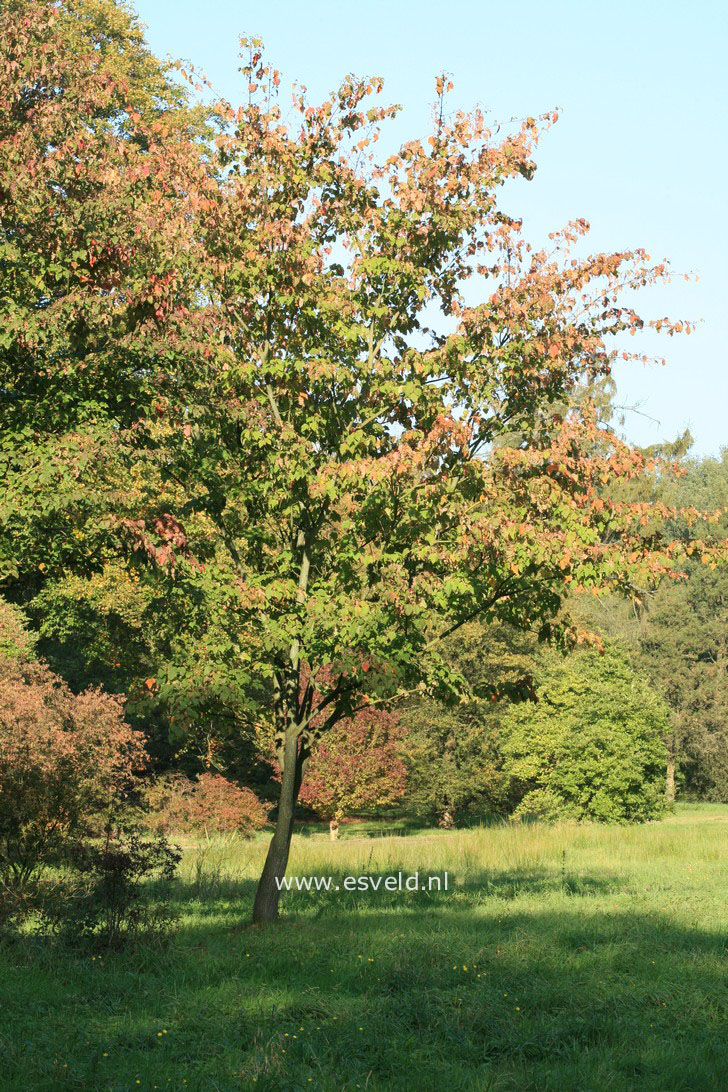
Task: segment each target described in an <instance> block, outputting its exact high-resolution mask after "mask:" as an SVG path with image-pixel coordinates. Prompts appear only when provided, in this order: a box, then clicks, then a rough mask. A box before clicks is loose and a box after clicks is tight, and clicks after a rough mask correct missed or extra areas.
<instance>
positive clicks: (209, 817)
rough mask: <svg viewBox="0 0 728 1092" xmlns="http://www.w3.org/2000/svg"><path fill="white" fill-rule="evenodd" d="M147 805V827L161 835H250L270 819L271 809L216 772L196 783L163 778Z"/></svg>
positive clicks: (179, 777) (182, 778)
mask: <svg viewBox="0 0 728 1092" xmlns="http://www.w3.org/2000/svg"><path fill="white" fill-rule="evenodd" d="M147 803H148V805H149V807H150V813H149V815H148V816H147V825H148V826H150V827H151V828H152V829H153V830H158V831H161V832H165V831H174V832H175V833H200V832H203V831H207V832H213V831H216V832H218V833H232V832H237V833H239V834H244V835H247V836H250V835H252V834H254V833H255V831H256V830H260V829H261V828H262V827H263V826H264V825H265V822H266V820H267V818H268V808H267V807H266V805H265V804H263V803H262V802H261V801H260V800H259V799H258V797H257V796H256V795H255V793H254V792H252V790H251V789H248V788H244V787H241V786H239V785H235V784H233V783H232V782H231V781H228V780H227V778H225V777H222V776H221V775H220V774H213V773H203V774H200V776H199V778H198V779H197V780H196V781H192V780H190V778H188V777H185V776H184V774H173V775H170V776H169V777H166V778H162V779H160V780H159V781H158V782H157V784H156V785H154V786H153V787H152V788H151V789H150V791H149V792H148V794H147Z"/></svg>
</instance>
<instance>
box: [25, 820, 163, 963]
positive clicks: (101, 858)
mask: <svg viewBox="0 0 728 1092" xmlns="http://www.w3.org/2000/svg"><path fill="white" fill-rule="evenodd" d="M181 858H182V851H181V850H180V849H179V847H178V846H171V845H170V844H169V843H168V841H167V839H166V838H164V837H163V836H162V835H158V836H157V837H156V838H152V839H149V838H144V837H143V836H142V833H141V831H140V830H139V829H138V828H137V827H134V826H130V825H124V824H121V825H117V824H115V823H113V822H112V821H109V822H108V824H107V826H106V829H105V831H104V836H103V838H102V839H100V840H99V841H98V842H90V841H79V842H78V843H77V844H76V845H74V846H73V847H72V849H71V852H70V854H69V862H68V863H69V864H70V866H71V869H72V874H71V875H72V878H71V881H70V885H66V887H65V888H61V889H60V890H59V891H58V892H56V895H55V898H53V899H51V902H50V906H49V907H47V909H46V915H45V926H46V928H47V929H50V930H51V931H52V932H54V933H56V934H60V935H61V936H62V937H63V938H64V939H65V940H70V941H79V940H81V941H83V940H93V941H94V942H95V943H96V944H99V945H101V946H103V947H105V948H120V947H122V945H124V944H126V943H128V942H129V941H131V940H135V939H139V938H141V937H143V938H144V939H145V940H150V939H153V940H157V941H160V940H165V939H166V938H167V936H168V934H169V932H170V931H171V929H172V926H173V925H174V923H175V921H176V920H177V915H176V914H175V913H174V912H173V911H172V910H170V908H169V906H168V905H167V904H165V903H164V902H163V901H159V900H158V901H154V900H153V899H152V898H150V896H149V894H148V888H147V887H145V881H147V880H150V879H157V880H163V881H169V880H171V879H173V877H174V875H175V873H176V871H177V865H178V864H179V862H180V860H181ZM74 873H75V875H74Z"/></svg>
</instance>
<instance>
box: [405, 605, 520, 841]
mask: <svg viewBox="0 0 728 1092" xmlns="http://www.w3.org/2000/svg"><path fill="white" fill-rule="evenodd" d="M536 643H537V642H536V639H535V636H534V635H533V634H532V633H530V632H528V631H525V632H524V631H521V630H516V629H513V628H512V627H510V626H507V625H503V624H500V625H498V624H491V625H489V626H483V625H481V624H480V623H478V622H470V623H469V624H467V625H465V626H463V627H462V628H461V629H460V630H459V631H458V632H457V633H454V634H453V635H452V636H451V637H449V638H448V639H447V640H446V641H444V642H443V650H442V651H443V656H444V657H445V658H446V661H447V663H448V664H449V665H450V667H451V669H452V670H454V671H455V672H456V673H457V674H458V675H461V676H462V677H463V678H464V679H465V680H466V682H467V684H468V690H469V694H468V696H467V697H465V696H463V698H462V699H461V700H460V701H459V702H458V703H457V705H454V706H449V707H448V706H447V705H445V704H444V703H443V702H441V701H437V700H436V699H435V698H430V697H423V696H421V695H420V696H416V697H413V698H410V699H409V701H408V702H407V703H406V704H405V707H404V709H403V712H402V724H403V725H404V726H405V727H406V729H407V733H408V735H407V748H406V751H405V754H404V760H405V764H406V766H407V770H408V779H407V794H406V799H405V804H406V806H407V807H409V808H412V809H414V810H415V811H416V812H417V813H419V814H420V815H424V816H426V817H427V818H432V817H436V819H437V821H438V823H439V825H440V826H443V827H451V826H453V824H454V823H455V822H456V820H457V818H458V817H459V816H462V815H463V814H466V813H468V812H469V813H471V814H473V813H476V814H480V815H482V814H484V813H488V812H490V813H493V812H500V813H503V812H505V811H507V810H508V807H509V799H508V790H507V783H506V779H505V777H504V774H503V768H502V767H503V756H502V754H501V735H502V733H501V728H500V721H501V719H502V717H503V710H504V708H505V707H507V705H508V702H509V701H510V700H514V699H523V698H526V697H529V696H531V695H532V674H533V670H534V653H535V649H536ZM493 699H497V700H493Z"/></svg>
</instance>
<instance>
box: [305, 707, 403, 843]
mask: <svg viewBox="0 0 728 1092" xmlns="http://www.w3.org/2000/svg"><path fill="white" fill-rule="evenodd" d="M405 734H406V733H405V730H404V728H402V727H400V725H399V723H398V719H397V717H396V716H395V715H394V714H392V713H388V712H386V711H384V710H381V709H362V710H361V711H360V712H359V713H357V714H356V716H355V717H354V718H353V720H342V721H340V722H339V723H338V724H337V725H336V726H335V727H334V728H332V729H331V730H330V731H328V732H326V734H325V735H324V736H323V737H322V739H321V741H320V742H319V743H318V745H317V746H316V748H315V749H314V751H313V753H312V755H311V758H310V760H309V762H308V765H307V767H306V772H305V774H304V777H303V784H302V785H301V792H300V795H299V800H300V801H301V803H302V804H307V805H308V806H309V807H310V808H313V810H314V811H315V812H317V813H318V814H319V815H320V816H321V818H322V819H328V820H329V826H330V829H331V836H332V837H336V832H337V830H338V827H339V823H340V822H341V820H342V819H343V818H344V817H345V816H347V815H351V814H352V813H353V812H357V811H376V810H377V808H383V807H387V806H388V805H390V804H394V803H395V802H396V801H397V800H399V799H400V798H401V796H402V795H403V793H404V789H405V784H406V780H407V770H406V767H405V765H404V762H403V761H402V741H403V739H404V736H405Z"/></svg>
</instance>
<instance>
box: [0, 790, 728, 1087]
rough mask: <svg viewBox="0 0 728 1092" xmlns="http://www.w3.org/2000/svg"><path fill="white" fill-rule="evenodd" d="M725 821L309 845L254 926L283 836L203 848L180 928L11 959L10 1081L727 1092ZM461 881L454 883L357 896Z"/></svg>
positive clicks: (195, 856)
mask: <svg viewBox="0 0 728 1092" xmlns="http://www.w3.org/2000/svg"><path fill="white" fill-rule="evenodd" d="M726 815H728V808H718V807H716V806H712V807H711V808H710V810H709V811H708V810H705V811H702V810H701V809H700V808H696V807H694V806H693V807H692V808H691V809H689V810H688V809H685V810H682V811H679V812H678V814H677V816H676V817H675V818H672V819H669V820H667V821H665V822H663V823H660V824H650V825H647V826H643V827H638V828H627V829H625V828H621V829H619V828H600V827H595V826H586V827H578V828H574V827H571V828H569V827H559V828H551V829H549V828H543V827H524V828H513V827H504V828H502V829H499V828H490V829H487V830H471V831H460V832H453V833H449V834H442V833H438V834H436V835H435V834H434V833H433V834H432V835H430V834H424V835H421V836H412V837H408V838H406V839H401V838H400V839H394V838H377V839H370V840H369V841H366V840H365V839H361V840H357V842H356V843H354V842H350V843H348V844H347V843H344V844H338V845H337V844H327V843H325V842H324V841H323V840H321V841H319V840H317V839H316V840H311V839H308V840H307V839H300V840H298V842H296V843H294V849H293V856H292V872H296V873H299V874H303V875H305V874H309V873H312V874H313V873H316V874H319V873H320V874H324V875H327V874H330V875H332V876H333V877H334V881H335V882H338V883H339V886H340V888H341V889H340V891H339V892H336V891H334V890H332V891H330V892H329V893H328V894H323V893H320V892H319V893H308V892H301V893H298V892H296V893H291V894H290V895H286V896H285V898H284V906H283V909H284V918H283V920H282V921H281V923H280V924H279V925H278V926H275V927H273V928H269V929H265V930H254V929H251V928H249V927H248V926H247V920H248V917H249V914H250V908H251V904H252V896H253V890H254V875H255V871H256V869H257V868H258V867H259V864H260V860H261V854H262V851H263V849H264V845H263V844H261V843H259V842H256V843H253V844H251V843H244V842H236V841H235V840H234V839H229V838H228V839H224V838H223V839H219V840H217V841H211V842H210V843H208V844H206V845H205V846H203V847H201V848H198V849H197V850H192V851H190V852H189V853H188V854H187V855H186V859H185V862H184V865H183V871H182V873H181V877H180V881H179V883H178V886H177V889H176V896H175V897H176V900H177V904H178V909H179V911H180V913H181V915H182V922H181V928H180V930H179V932H178V933H177V935H176V937H175V938H174V939H173V940H172V942H171V944H170V945H169V946H168V947H167V948H166V949H163V950H157V949H156V948H154V947H151V946H150V947H149V948H143V947H142V948H137V949H135V950H133V951H127V952H122V953H116V954H111V955H108V956H98V955H96V956H93V955H89V954H86V955H84V956H83V957H80V956H79V955H78V954H75V955H74V954H73V953H71V952H66V951H64V950H63V949H62V948H60V947H52V946H49V945H48V943H47V942H44V941H42V940H40V939H36V938H33V937H26V938H24V939H22V940H16V941H13V942H9V941H8V942H7V943H6V944H5V946H4V947H3V949H2V952H0V960H1V962H0V968H1V969H0V994H1V997H0V1001H1V1003H2V1011H3V1021H2V1025H1V1028H0V1050H1V1051H2V1057H3V1064H2V1070H1V1072H0V1087H2V1088H8V1089H21V1088H22V1089H31V1088H32V1089H49V1090H51V1089H53V1090H55V1089H114V1090H116V1089H118V1090H122V1089H124V1090H126V1089H138V1088H143V1089H153V1088H160V1089H162V1088H173V1089H190V1090H192V1089H200V1090H202V1089H205V1090H208V1089H209V1090H216V1089H223V1090H227V1089H261V1090H263V1089H265V1090H270V1092H273V1090H279V1089H280V1090H294V1089H309V1088H317V1089H331V1090H337V1092H338V1090H343V1089H346V1090H349V1089H356V1088H361V1089H382V1090H383V1089H413V1088H416V1089H418V1090H429V1089H432V1090H433V1092H434V1090H438V1092H439V1090H441V1089H448V1090H458V1089H463V1090H465V1089H467V1090H484V1089H498V1090H500V1089H503V1090H505V1089H512V1090H523V1089H538V1090H550V1089H553V1090H554V1092H556V1090H558V1092H562V1090H568V1089H574V1090H576V1089H578V1090H580V1092H585V1090H594V1092H604V1090H612V1089H614V1090H617V1089H620V1090H621V1089H624V1090H632V1089H655V1090H664V1092H667V1090H670V1092H676V1090H680V1089H699V1090H701V1092H702V1090H708V1089H716V1090H717V1089H724V1088H726V1087H728V1051H727V1050H726V1047H725V1042H726V1032H727V1031H728V1022H727V1017H728V976H727V974H726V972H727V971H728V952H727V947H726V926H727V925H728V908H727V907H728V904H727V903H726V898H725V896H726V894H727V893H728V883H727V880H728V854H727V852H726V848H725V844H724V843H725V834H724V831H725V825H724V823H725V818H726ZM399 869H401V870H402V871H403V872H404V873H405V874H411V873H413V872H414V871H415V870H419V872H420V875H421V877H422V875H423V874H424V875H427V874H429V873H432V874H437V873H439V874H442V871H443V870H445V869H447V870H448V872H449V887H450V890H448V892H444V891H443V892H441V893H440V894H437V893H432V894H425V893H422V892H419V893H414V892H410V893H405V892H401V893H400V892H392V893H388V892H383V891H381V890H380V891H379V892H377V893H376V894H373V893H371V892H367V893H362V892H358V893H357V892H345V891H344V890H343V878H344V876H345V875H347V874H352V875H358V874H362V873H365V872H369V873H371V874H373V875H379V874H382V873H385V874H386V873H395V874H396V872H397V871H398V870H399Z"/></svg>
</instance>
